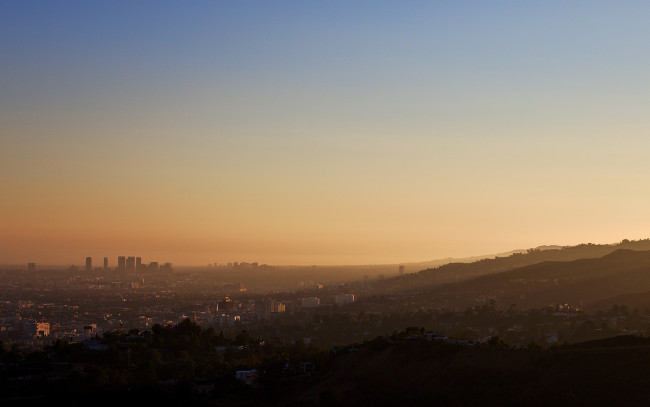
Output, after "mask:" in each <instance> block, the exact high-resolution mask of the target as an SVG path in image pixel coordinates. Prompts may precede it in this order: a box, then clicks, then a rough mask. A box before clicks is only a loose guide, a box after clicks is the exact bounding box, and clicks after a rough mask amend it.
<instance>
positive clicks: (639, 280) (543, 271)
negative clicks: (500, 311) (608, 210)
mask: <svg viewBox="0 0 650 407" xmlns="http://www.w3.org/2000/svg"><path fill="white" fill-rule="evenodd" d="M647 291H650V251H633V250H622V249H620V250H617V251H615V252H613V253H609V254H608V255H606V256H603V257H601V258H597V259H580V260H574V261H568V262H543V263H539V264H533V265H530V266H526V267H521V268H517V269H514V270H509V271H505V272H501V273H496V274H491V275H485V276H481V277H477V278H473V279H470V280H467V281H463V282H460V283H456V284H448V285H444V286H440V287H434V288H431V289H422V290H421V295H423V296H425V297H428V298H431V299H432V301H433V302H434V303H436V304H438V305H439V306H445V307H450V308H454V307H461V308H462V307H467V306H471V305H475V304H477V303H484V302H485V301H486V299H488V298H492V299H494V300H496V302H497V304H500V305H501V306H502V307H507V306H510V305H511V304H516V305H517V306H518V307H520V308H535V307H540V306H544V305H548V304H564V303H568V304H573V305H582V306H584V307H586V308H588V307H590V306H591V305H592V304H600V305H602V306H605V305H608V306H611V305H613V303H612V304H609V303H608V299H612V298H620V296H622V295H629V294H634V293H642V292H647ZM649 300H650V299H649ZM648 304H650V301H648Z"/></svg>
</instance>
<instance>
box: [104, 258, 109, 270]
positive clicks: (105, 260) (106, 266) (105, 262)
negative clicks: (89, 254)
mask: <svg viewBox="0 0 650 407" xmlns="http://www.w3.org/2000/svg"><path fill="white" fill-rule="evenodd" d="M107 271H108V257H104V272H107Z"/></svg>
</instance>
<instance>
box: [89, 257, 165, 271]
mask: <svg viewBox="0 0 650 407" xmlns="http://www.w3.org/2000/svg"><path fill="white" fill-rule="evenodd" d="M92 263H93V259H92V257H86V271H92V269H93V267H92ZM102 270H103V271H108V270H109V268H108V257H104V264H103V268H102ZM159 270H161V271H171V270H172V264H171V263H164V264H163V265H162V266H161V265H159V264H158V262H157V261H152V262H150V263H149V264H146V263H143V262H142V257H135V256H129V257H127V256H118V257H117V267H116V268H115V271H122V272H131V273H134V272H143V271H159Z"/></svg>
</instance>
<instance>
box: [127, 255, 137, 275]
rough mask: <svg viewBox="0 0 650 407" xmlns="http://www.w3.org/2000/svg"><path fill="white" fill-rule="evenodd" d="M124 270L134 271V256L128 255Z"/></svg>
mask: <svg viewBox="0 0 650 407" xmlns="http://www.w3.org/2000/svg"><path fill="white" fill-rule="evenodd" d="M126 271H127V273H134V272H135V257H133V256H129V257H127V258H126Z"/></svg>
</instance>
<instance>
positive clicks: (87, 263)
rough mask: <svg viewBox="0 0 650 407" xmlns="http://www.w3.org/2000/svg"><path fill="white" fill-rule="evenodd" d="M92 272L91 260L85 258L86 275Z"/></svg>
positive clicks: (90, 258)
mask: <svg viewBox="0 0 650 407" xmlns="http://www.w3.org/2000/svg"><path fill="white" fill-rule="evenodd" d="M91 271H93V258H92V257H86V273H90V272H91Z"/></svg>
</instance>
